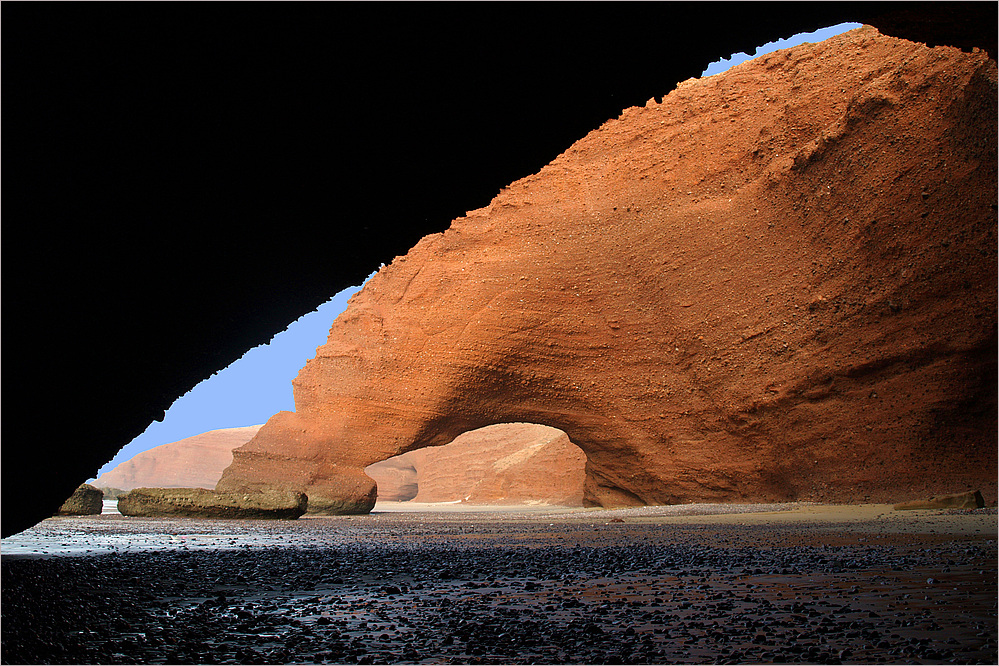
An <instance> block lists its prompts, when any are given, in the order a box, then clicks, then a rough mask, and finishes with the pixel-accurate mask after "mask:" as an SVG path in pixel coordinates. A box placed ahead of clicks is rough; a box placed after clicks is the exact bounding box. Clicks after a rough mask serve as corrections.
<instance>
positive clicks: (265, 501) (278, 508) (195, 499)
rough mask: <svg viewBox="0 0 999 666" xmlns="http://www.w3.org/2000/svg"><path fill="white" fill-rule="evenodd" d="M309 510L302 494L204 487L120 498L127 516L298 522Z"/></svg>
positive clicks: (120, 508)
mask: <svg viewBox="0 0 999 666" xmlns="http://www.w3.org/2000/svg"><path fill="white" fill-rule="evenodd" d="M307 508H308V497H306V495H305V494H304V493H301V492H292V491H280V490H268V491H260V492H249V493H226V492H216V491H214V490H205V489H204V488H136V489H134V490H132V491H130V492H128V493H126V494H124V495H122V496H121V497H119V498H118V511H119V512H121V514H122V515H123V516H143V517H173V516H176V517H187V518H274V519H295V518H298V517H299V516H301V515H303V514H304V513H305V512H306V509H307Z"/></svg>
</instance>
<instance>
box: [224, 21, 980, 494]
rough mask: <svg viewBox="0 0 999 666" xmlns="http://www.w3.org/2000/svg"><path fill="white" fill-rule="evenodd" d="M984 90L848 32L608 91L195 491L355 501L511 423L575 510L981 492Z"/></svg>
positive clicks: (368, 305) (918, 56)
mask: <svg viewBox="0 0 999 666" xmlns="http://www.w3.org/2000/svg"><path fill="white" fill-rule="evenodd" d="M996 96H997V95H996V63H995V61H994V60H991V59H990V58H989V57H988V55H987V54H985V53H982V52H975V53H965V52H962V51H961V50H959V49H956V48H949V47H937V48H928V47H927V46H925V45H923V44H918V43H914V42H909V41H905V40H901V39H894V38H890V37H885V36H883V35H881V34H879V33H878V32H877V31H876V30H874V29H873V28H870V27H865V28H861V29H858V30H854V31H850V32H847V33H844V34H842V35H839V36H837V37H833V38H830V39H828V40H826V41H824V42H821V43H818V44H803V45H801V46H797V47H794V48H792V49H786V50H782V51H776V52H773V53H770V54H767V55H764V56H761V57H759V58H756V59H754V60H751V61H748V62H745V63H742V64H740V65H737V66H735V67H733V68H731V69H730V70H728V71H727V72H725V73H722V74H718V75H716V76H711V77H707V78H703V79H698V80H691V81H687V82H685V83H683V84H681V85H679V86H678V87H677V89H676V90H674V91H673V92H671V93H670V94H669V95H667V96H666V97H665V98H663V99H662V101H659V100H657V99H650V100H649V101H648V102H647V103H646V104H645V105H644V106H642V107H633V108H629V109H626V110H625V111H624V112H623V113H622V114H621V116H620V117H618V118H616V119H613V120H610V121H608V122H606V123H605V124H604V125H603V126H601V127H600V128H599V129H597V130H595V131H593V132H591V133H590V134H588V135H587V136H586V137H584V138H582V139H581V140H579V141H577V142H576V143H575V144H573V145H572V146H571V147H569V148H568V150H566V152H565V153H563V154H562V155H560V156H558V157H557V158H556V159H555V160H554V161H552V162H551V163H550V164H548V165H547V166H545V167H544V168H542V169H541V170H540V171H539V172H538V173H536V174H534V175H531V176H528V177H525V178H523V179H521V180H518V181H516V182H514V183H512V184H511V185H510V186H509V187H507V188H505V189H504V190H503V191H502V192H501V193H500V194H499V195H497V196H496V197H495V198H494V199H493V201H492V202H491V203H490V204H489V205H488V206H486V207H484V208H481V209H478V210H474V211H471V212H469V213H467V214H466V216H465V217H462V218H459V219H457V220H455V221H453V222H452V224H451V227H450V229H448V230H447V231H446V232H445V233H442V234H433V235H430V236H427V237H425V238H423V239H422V240H421V241H420V242H419V243H418V244H417V245H416V246H415V247H414V248H412V250H410V252H409V253H408V254H407V255H405V256H402V257H397V258H396V259H395V260H394V261H393V262H392V263H391V264H390V265H388V266H385V267H383V268H382V269H381V270H380V271H379V272H378V274H377V275H375V276H374V277H373V278H372V279H371V280H369V281H368V282H367V283H366V285H365V286H364V288H363V289H362V290H361V291H360V292H359V293H358V294H356V295H355V296H354V297H353V298H352V299H351V301H350V305H349V306H348V308H347V310H346V311H345V312H344V313H343V314H341V315H340V317H339V318H338V319H337V320H336V321H335V322H334V323H333V325H332V327H331V329H330V333H329V337H328V340H327V342H326V344H325V345H323V346H322V347H320V348H319V349H318V350H317V355H316V357H315V358H314V359H312V360H310V361H309V362H308V363H307V364H306V366H305V367H304V368H303V369H302V371H301V372H300V373H299V375H298V377H297V378H296V379H295V380H294V382H293V387H294V393H295V411H294V412H281V413H279V414H276V415H275V416H273V417H272V418H271V419H270V420H269V421H268V422H267V423H266V424H265V425H264V427H263V428H261V429H260V431H259V432H258V433H257V434H256V436H255V437H254V438H253V439H252V440H251V441H250V442H248V443H247V444H246V445H244V446H243V447H241V448H239V449H236V450H235V451H234V454H233V463H232V465H230V466H229V467H228V468H227V469H226V471H225V472H224V473H223V475H222V478H221V480H220V481H219V484H218V486H217V487H218V488H219V489H220V490H223V489H224V490H230V491H245V490H251V489H254V488H258V487H265V486H279V487H285V488H289V489H295V490H301V491H303V492H306V493H307V494H308V495H309V498H310V504H311V503H313V502H315V503H316V504H317V505H320V504H323V505H328V506H334V505H335V503H336V502H345V503H346V504H347V505H348V506H350V507H352V508H354V509H356V508H362V507H364V506H366V505H369V504H373V500H374V492H375V483H374V481H373V480H372V479H371V478H370V477H368V476H367V475H366V474H365V473H364V468H365V467H367V466H368V465H370V464H372V463H375V462H378V461H381V460H386V459H388V458H391V457H393V456H396V455H399V454H402V453H406V452H408V451H413V450H416V449H422V448H425V447H429V446H439V445H443V444H446V443H448V442H450V441H452V440H454V439H455V438H456V437H457V436H458V435H460V434H462V433H464V432H467V431H470V430H474V429H477V428H480V427H483V426H487V425H492V424H496V423H509V422H527V423H538V424H543V425H548V426H551V427H555V428H558V429H559V430H562V431H563V432H565V433H566V434H567V436H568V437H569V439H570V440H571V441H572V442H573V444H575V445H577V446H578V447H579V448H580V449H582V451H583V452H584V453H585V455H586V466H585V474H586V480H585V490H584V503H586V504H588V505H599V506H607V507H612V506H631V505H641V504H673V503H683V502H692V501H697V502H718V501H733V502H735V501H742V502H772V501H790V500H805V501H834V502H850V501H875V502H885V503H889V502H896V501H899V500H901V499H904V497H901V496H900V494H901V493H902V492H903V491H904V492H905V493H907V494H908V493H911V492H918V493H920V494H922V495H925V496H929V495H934V494H938V493H941V492H946V489H947V488H953V487H964V486H970V487H977V488H982V490H983V491H986V492H988V493H990V494H992V493H993V492H994V490H995V487H996V473H995V471H996V468H997V455H996V454H997V449H996V431H997V421H996V414H997V406H996V382H995V368H996V349H997V341H996V329H997V326H996V324H997V319H996V311H997V307H996V302H997V292H999V289H997V283H996V261H997V258H996V213H995V202H996V199H997V192H996V183H997V180H999V178H997V171H996V131H995V118H996V113H997V111H996ZM477 157H478V158H482V157H483V156H469V158H470V159H476V158H477ZM955 443H956V444H957V445H955Z"/></svg>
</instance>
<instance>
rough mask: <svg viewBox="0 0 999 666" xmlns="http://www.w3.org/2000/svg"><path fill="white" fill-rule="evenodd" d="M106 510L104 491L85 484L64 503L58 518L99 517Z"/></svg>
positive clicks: (58, 512)
mask: <svg viewBox="0 0 999 666" xmlns="http://www.w3.org/2000/svg"><path fill="white" fill-rule="evenodd" d="M103 510H104V491H102V490H101V489H100V488H95V487H93V486H92V485H90V484H89V483H84V484H83V485H81V486H80V487H79V488H77V489H76V490H75V491H73V494H72V495H70V497H69V499H67V500H66V501H65V502H63V504H62V506H60V507H59V511H57V512H56V515H57V516H97V515H100V513H101V512H102V511H103Z"/></svg>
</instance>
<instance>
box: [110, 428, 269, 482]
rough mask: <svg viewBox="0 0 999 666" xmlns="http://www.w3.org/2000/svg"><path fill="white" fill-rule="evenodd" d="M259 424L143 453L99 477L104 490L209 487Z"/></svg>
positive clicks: (218, 432) (205, 433)
mask: <svg viewBox="0 0 999 666" xmlns="http://www.w3.org/2000/svg"><path fill="white" fill-rule="evenodd" d="M258 430H260V426H259V425H255V426H246V427H242V428H223V429H221V430H209V431H208V432H204V433H201V434H200V435H195V436H194V437H187V438H185V439H181V440H178V441H176V442H171V443H169V444H163V445H161V446H157V447H154V448H152V449H149V450H148V451H142V452H141V453H137V454H136V455H134V456H132V457H131V458H130V459H128V460H126V461H125V462H123V463H121V464H120V465H118V466H117V467H115V468H114V469H112V470H110V471H108V472H105V473H104V474H101V475H100V476H99V477H97V481H96V484H97V485H98V486H100V487H102V488H120V489H122V490H131V489H132V488H143V487H150V488H208V489H212V488H214V487H215V484H216V483H218V480H219V478H220V477H221V476H222V471H223V470H224V469H225V468H226V467H228V466H229V464H230V463H231V462H232V450H233V449H235V448H238V447H240V446H242V445H243V444H246V443H247V442H248V441H250V440H251V439H252V438H253V436H254V435H255V434H257V431H258Z"/></svg>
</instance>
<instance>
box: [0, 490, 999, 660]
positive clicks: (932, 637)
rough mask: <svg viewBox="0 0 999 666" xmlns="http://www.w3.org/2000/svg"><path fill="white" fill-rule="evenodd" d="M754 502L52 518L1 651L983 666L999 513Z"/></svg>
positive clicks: (8, 564)
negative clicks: (267, 516)
mask: <svg viewBox="0 0 999 666" xmlns="http://www.w3.org/2000/svg"><path fill="white" fill-rule="evenodd" d="M886 507H887V508H888V511H889V513H888V514H886V513H885V508H886ZM762 508H764V506H763V505H721V506H718V505H683V506H677V507H651V508H650V507H641V508H640V509H615V510H607V509H566V508H564V507H560V508H553V507H532V508H531V509H530V510H526V511H525V510H521V511H518V510H513V509H510V508H509V507H505V508H502V509H494V510H473V511H461V510H457V509H455V508H454V507H452V508H450V509H442V510H439V511H425V512H400V511H395V512H393V511H382V512H376V513H373V514H369V515H364V516H334V517H321V516H311V517H308V516H307V517H303V518H301V519H299V520H296V521H265V520H254V521H249V520H214V521H208V520H195V519H154V518H132V519H130V518H128V517H124V516H111V515H104V516H94V517H79V518H72V517H67V518H57V519H50V520H47V521H44V522H43V523H42V524H41V525H39V526H36V527H35V528H32V530H29V532H32V534H29V535H28V536H29V537H31V538H34V539H39V541H38V542H37V543H35V544H34V547H35V548H36V549H38V550H39V551H41V550H47V549H48V550H52V551H53V552H49V553H40V552H39V553H35V554H33V555H22V556H19V555H11V554H10V548H11V547H12V546H13V545H14V544H13V542H11V538H8V539H5V540H4V543H3V546H2V549H0V553H3V556H2V557H0V564H2V567H3V583H4V584H3V587H2V590H0V591H2V593H3V602H2V606H0V608H2V612H3V621H2V623H0V628H2V632H3V645H4V660H5V661H6V662H8V663H101V664H111V663H131V664H136V663H142V664H145V663H149V664H161V663H191V664H195V663H198V664H200V663H227V664H239V663H268V664H269V663H276V664H285V663H338V664H342V663H357V664H370V663H421V664H529V663H565V664H570V663H571V664H577V663H578V664H589V663H605V664H610V663H616V664H625V663H858V664H872V663H878V664H880V663H885V664H897V663H987V664H990V663H995V662H996V658H997V647H996V646H997V636H996V633H997V631H996V629H997V626H996V615H997V604H996V598H997V595H996V593H997V589H999V588H997V573H999V572H997V569H999V566H997V543H996V541H997V540H996V510H995V507H990V508H988V509H984V510H982V509H979V510H972V511H966V512H958V513H954V512H947V511H939V510H932V511H927V510H922V511H904V512H893V511H891V510H890V506H889V505H862V506H859V507H858V506H848V507H844V506H842V505H807V506H796V507H793V508H788V507H786V506H784V507H781V509H782V510H779V511H762V510H761V509H762ZM766 508H772V507H769V506H768V507H766ZM754 510H755V511H754ZM721 511H725V512H726V513H710V512H721ZM737 511H739V512H737ZM667 512H671V514H672V515H667ZM705 512H708V513H705ZM681 514H683V515H681ZM618 521H620V522H618ZM22 534H25V533H22ZM22 545H30V544H22ZM73 548H75V549H76V550H75V551H74V552H72V553H68V552H66V550H71V549H73ZM87 548H89V549H90V550H91V552H90V553H86V552H85V550H86V549H87ZM60 549H61V550H60ZM81 549H82V550H81ZM56 551H58V552H59V553H61V554H56ZM98 551H99V552H98ZM69 554H72V555H88V556H86V557H79V556H66V555H69Z"/></svg>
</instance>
